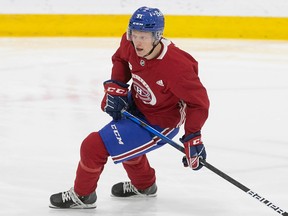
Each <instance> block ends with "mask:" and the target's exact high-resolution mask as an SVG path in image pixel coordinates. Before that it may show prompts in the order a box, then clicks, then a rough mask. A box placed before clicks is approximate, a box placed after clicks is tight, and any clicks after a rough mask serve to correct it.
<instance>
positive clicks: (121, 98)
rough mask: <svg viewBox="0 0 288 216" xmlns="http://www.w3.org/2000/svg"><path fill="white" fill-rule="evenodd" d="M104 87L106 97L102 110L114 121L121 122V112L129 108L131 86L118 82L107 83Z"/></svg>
mask: <svg viewBox="0 0 288 216" xmlns="http://www.w3.org/2000/svg"><path fill="white" fill-rule="evenodd" d="M103 85H104V91H105V95H104V97H103V100H102V102H101V108H102V110H103V111H104V112H106V113H108V114H109V115H110V116H111V117H112V118H113V120H116V121H117V120H120V119H121V118H122V114H121V110H122V109H125V108H127V107H128V96H127V95H128V87H129V85H128V84H126V83H122V82H119V81H116V80H108V81H105V82H104V83H103Z"/></svg>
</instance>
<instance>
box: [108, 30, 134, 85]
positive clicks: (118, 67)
mask: <svg viewBox="0 0 288 216" xmlns="http://www.w3.org/2000/svg"><path fill="white" fill-rule="evenodd" d="M130 48H131V43H130V41H128V40H127V39H126V34H124V35H123V36H122V39H121V42H120V46H119V48H118V49H117V50H116V52H115V53H114V55H113V56H112V64H113V66H112V73H111V79H113V80H117V81H120V82H123V83H127V82H128V81H129V80H130V79H131V73H130V69H129V63H128V58H129V50H130Z"/></svg>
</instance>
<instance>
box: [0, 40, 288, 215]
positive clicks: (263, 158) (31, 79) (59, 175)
mask: <svg viewBox="0 0 288 216" xmlns="http://www.w3.org/2000/svg"><path fill="white" fill-rule="evenodd" d="M173 41H174V42H175V43H176V44H177V45H178V46H179V47H181V48H183V49H184V50H186V51H188V52H189V53H191V54H192V55H193V56H194V57H195V58H196V59H197V60H198V61H199V68H200V77H201V80H202V82H203V84H204V85H205V86H206V88H207V90H208V93H209V96H210V100H211V109H210V117H209V119H208V121H207V123H206V125H205V127H204V128H203V130H202V134H203V139H204V142H205V144H206V148H207V153H208V158H207V161H209V162H210V163H211V164H212V165H214V166H216V167H217V168H219V169H220V170H222V171H224V172H225V173H226V174H228V175H230V176H231V177H233V178H235V179H236V180H238V181H240V182H241V183H242V184H244V185H246V186H247V187H249V188H251V189H252V190H254V191H255V192H257V193H259V194H260V195H262V196H264V197H265V198H267V199H268V200H270V201H272V202H273V203H274V204H276V205H278V206H280V207H281V208H283V209H284V210H286V211H287V210H288V198H287V197H288V196H287V195H288V188H287V182H288V131H287V129H288V127H287V124H288V43H287V41H256V40H255V41H254V40H252V41H237V40H196V39H193V40H189V39H174V40H173ZM118 43H119V39H113V38H1V39H0V162H1V163H0V200H1V201H0V203H1V204H0V206H1V207H0V215H1V216H2V215H3V216H12V215H13V216H14V215H15V216H16V215H17V216H18V215H21V216H31V215H33V216H34V215H35V216H36V215H37V216H40V215H41V216H47V215H49V216H52V215H53V216H66V215H69V216H78V215H84V216H87V215H89V216H90V215H105V216H106V215H107V216H110V215H111V216H112V215H113V216H116V215H117V216H121V215H123V216H124V215H125V216H129V215H131V216H132V215H133V216H134V215H138V216H142V215H145V216H146V215H151V216H172V215H173V216H174V215H187V216H188V215H189V216H191V215H197V216H208V215H209V216H211V215H213V216H218V215H219V216H231V215H233V216H243V215H259V216H260V215H261V216H270V215H273V214H274V215H278V214H277V213H276V212H274V211H273V210H271V209H269V207H267V206H265V205H264V204H262V203H260V202H259V201H258V200H256V199H254V198H252V197H250V196H249V195H247V194H245V193H244V192H243V191H241V190H240V189H238V188H237V187H235V186H233V185H232V184H230V183H229V182H227V181H226V180H224V179H222V178H221V177H219V176H217V175H216V174H214V173H213V172H211V171H209V170H208V169H206V168H203V169H202V170H201V171H198V172H193V171H190V170H189V169H185V168H183V167H182V164H181V158H182V155H181V153H179V152H178V151H177V150H175V149H174V148H172V147H171V146H169V145H167V146H164V147H163V148H161V149H159V150H157V151H155V152H151V153H149V154H148V157H149V159H150V163H151V165H152V166H153V167H154V168H155V169H156V172H157V184H158V188H159V191H158V197H157V198H152V199H135V200H133V199H129V200H119V199H115V198H111V197H110V188H111V186H112V185H113V184H114V183H116V182H118V181H122V180H127V176H126V174H125V172H124V170H123V168H122V166H121V165H114V164H113V162H112V161H111V160H110V159H109V161H108V163H107V165H106V167H105V169H104V172H103V174H102V176H101V179H100V181H99V184H98V188H97V195H98V201H97V208H96V209H95V210H55V209H50V208H48V204H49V196H50V195H51V194H52V193H55V192H60V191H63V190H67V189H69V188H70V187H71V186H72V185H73V181H74V177H75V171H76V166H77V163H78V160H79V147H80V144H81V142H82V140H83V139H84V138H85V137H86V136H87V135H88V134H89V133H90V132H92V131H97V130H99V129H100V128H101V127H102V126H104V125H105V124H106V123H107V122H109V120H110V117H109V116H108V115H107V114H105V113H103V112H102V111H101V110H100V106H99V105H100V101H101V99H102V95H103V89H102V82H103V81H104V80H106V79H109V77H110V70H111V55H112V54H113V53H114V51H115V50H116V48H117V46H118ZM182 132H183V131H181V132H180V134H179V136H177V137H176V138H175V139H174V140H175V141H176V142H178V138H179V137H180V135H182Z"/></svg>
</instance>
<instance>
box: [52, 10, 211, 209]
mask: <svg viewBox="0 0 288 216" xmlns="http://www.w3.org/2000/svg"><path fill="white" fill-rule="evenodd" d="M163 30H164V17H163V14H162V13H161V12H160V10H159V9H157V8H148V7H141V8H139V9H138V10H136V11H135V13H134V14H133V15H132V17H131V18H130V21H129V26H128V30H127V32H126V33H125V34H124V35H123V37H122V39H121V43H120V47H119V48H118V49H117V51H116V52H115V54H114V55H113V56H112V62H113V67H112V74H111V79H110V80H108V81H105V82H104V89H105V95H104V98H103V100H102V103H101V108H102V110H103V111H105V112H106V113H108V114H109V115H110V116H111V117H112V118H113V120H112V121H111V122H110V123H109V124H107V125H106V126H104V127H103V128H102V129H101V130H100V131H98V132H93V133H91V134H90V135H88V136H87V138H86V139H84V141H83V142H82V145H81V150H80V156H81V159H80V162H79V165H78V168H77V172H76V178H75V182H74V187H72V188H71V189H70V190H68V191H65V192H62V193H57V194H54V195H52V196H51V197H50V202H51V205H50V206H51V207H54V208H95V207H96V204H95V203H96V199H97V196H96V192H95V191H96V188H97V182H98V179H99V177H100V175H101V172H102V171H103V168H104V165H105V163H106V162H107V158H108V157H109V156H111V158H112V159H113V161H114V162H115V163H122V165H123V167H124V169H125V170H126V172H127V174H128V177H129V179H130V181H127V182H120V183H117V184H115V185H114V186H113V187H112V190H111V193H112V196H115V197H130V196H145V197H146V196H156V192H157V186H156V175H155V170H154V169H153V168H152V167H151V166H150V164H149V162H148V160H147V157H146V153H147V152H149V151H152V150H155V149H157V148H159V147H161V146H163V145H164V144H165V142H163V141H161V140H160V139H157V138H155V137H153V135H151V134H150V133H149V132H147V131H146V130H145V129H143V128H142V127H141V126H139V125H137V124H135V123H134V122H132V121H130V120H129V119H125V118H123V117H122V115H121V110H122V109H127V110H128V111H130V112H131V113H133V114H134V115H136V116H137V117H138V118H140V119H142V120H143V121H145V122H146V123H148V124H149V125H151V126H152V127H153V128H155V129H157V130H158V131H160V132H161V133H163V134H164V135H166V136H168V137H169V138H173V137H174V136H175V135H176V134H177V133H178V131H179V127H180V126H181V125H183V124H184V129H185V134H184V135H183V137H182V138H181V139H180V140H181V142H183V144H184V147H185V153H186V157H185V160H184V164H186V165H188V166H189V167H190V168H192V169H193V170H198V169H200V168H201V167H202V165H201V164H200V162H199V158H203V159H205V158H206V151H205V148H204V145H203V143H202V141H201V128H202V126H203V125H204V123H205V121H206V119H207V117H208V109H209V100H208V96H207V92H206V90H205V88H204V87H203V85H202V84H201V82H200V80H199V77H198V64H197V61H196V60H195V59H194V58H193V57H192V56H191V55H189V54H188V53H186V52H184V51H182V50H181V49H179V48H177V47H176V46H175V45H174V44H173V43H172V42H171V41H170V40H167V39H165V38H163V37H162V34H163ZM129 81H130V82H131V87H130V90H129V84H127V83H128V82H129ZM164 157H165V156H164Z"/></svg>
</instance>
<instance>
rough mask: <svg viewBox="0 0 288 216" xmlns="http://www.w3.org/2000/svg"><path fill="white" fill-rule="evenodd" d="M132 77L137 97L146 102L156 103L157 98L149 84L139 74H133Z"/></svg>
mask: <svg viewBox="0 0 288 216" xmlns="http://www.w3.org/2000/svg"><path fill="white" fill-rule="evenodd" d="M132 77H133V79H134V81H133V87H134V90H135V91H136V97H138V98H140V99H141V100H142V102H143V103H145V104H150V105H155V104H156V102H157V100H156V97H155V95H154V93H153V92H152V90H151V88H150V87H149V85H148V84H147V83H146V82H145V81H144V80H143V79H142V78H141V77H140V76H138V75H135V74H132Z"/></svg>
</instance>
